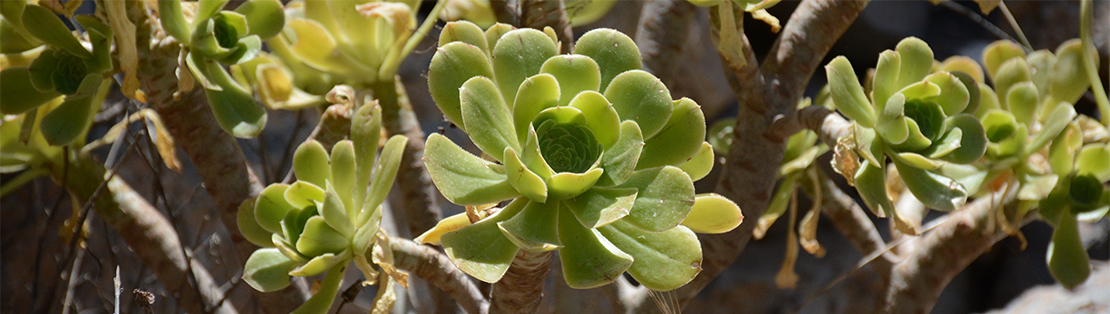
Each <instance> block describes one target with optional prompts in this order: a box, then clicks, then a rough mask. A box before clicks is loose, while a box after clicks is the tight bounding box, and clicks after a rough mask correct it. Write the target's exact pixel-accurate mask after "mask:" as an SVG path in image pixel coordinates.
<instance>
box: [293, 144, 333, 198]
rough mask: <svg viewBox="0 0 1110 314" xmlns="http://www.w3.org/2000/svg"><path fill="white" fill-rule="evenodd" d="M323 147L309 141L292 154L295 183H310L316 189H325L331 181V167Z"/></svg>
mask: <svg viewBox="0 0 1110 314" xmlns="http://www.w3.org/2000/svg"><path fill="white" fill-rule="evenodd" d="M330 163H331V162H330V161H329V157H328V152H327V151H326V150H324V145H321V144H320V142H317V141H316V140H309V141H307V142H304V143H301V145H300V146H297V150H296V151H294V152H293V173H294V174H296V175H297V181H304V182H308V183H312V184H313V185H315V186H316V187H326V186H327V183H326V182H327V181H328V180H329V179H331V165H330Z"/></svg>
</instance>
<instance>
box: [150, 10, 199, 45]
mask: <svg viewBox="0 0 1110 314" xmlns="http://www.w3.org/2000/svg"><path fill="white" fill-rule="evenodd" d="M158 15H159V21H161V22H162V29H164V30H165V31H166V33H167V34H170V36H173V37H174V38H176V39H177V41H179V42H181V43H183V44H186V45H188V44H189V39H190V38H192V37H193V34H192V31H193V28H192V27H189V23H188V22H186V20H185V14H184V13H182V12H181V1H180V0H162V1H158Z"/></svg>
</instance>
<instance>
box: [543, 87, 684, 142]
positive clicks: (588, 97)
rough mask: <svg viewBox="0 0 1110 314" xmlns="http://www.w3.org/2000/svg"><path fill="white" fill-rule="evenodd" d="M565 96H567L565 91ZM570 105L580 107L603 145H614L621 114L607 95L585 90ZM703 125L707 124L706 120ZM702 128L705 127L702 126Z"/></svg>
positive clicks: (595, 136) (618, 131) (618, 134)
mask: <svg viewBox="0 0 1110 314" xmlns="http://www.w3.org/2000/svg"><path fill="white" fill-rule="evenodd" d="M563 96H566V95H565V93H564V95H563ZM570 106H571V107H574V108H578V110H581V111H582V114H583V115H585V116H586V117H587V118H586V125H587V126H589V127H590V130H591V131H593V133H594V138H595V139H597V142H598V143H601V145H602V146H603V147H605V148H609V147H612V146H613V144H614V143H616V142H617V139H618V138H619V137H620V128H621V121H620V116H619V115H618V114H617V111H616V110H615V109H613V105H612V104H610V103H609V101H608V100H606V99H605V96H602V95H601V94H599V93H597V92H595V91H584V92H581V93H579V94H578V96H575V97H574V100H571V101H570ZM699 112H700V110H699ZM703 120H704V119H703ZM702 125H703V126H704V125H705V123H704V121H703V122H702ZM702 129H703V130H704V129H705V128H704V127H702Z"/></svg>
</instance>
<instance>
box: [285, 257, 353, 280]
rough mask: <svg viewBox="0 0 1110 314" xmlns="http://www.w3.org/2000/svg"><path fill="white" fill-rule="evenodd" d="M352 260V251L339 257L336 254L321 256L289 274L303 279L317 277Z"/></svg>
mask: <svg viewBox="0 0 1110 314" xmlns="http://www.w3.org/2000/svg"><path fill="white" fill-rule="evenodd" d="M350 259H351V253H350V251H344V252H343V253H342V254H339V255H335V253H325V254H320V255H319V256H316V257H313V258H312V259H310V260H308V262H305V263H304V264H301V265H300V266H297V267H296V268H293V270H290V271H289V274H290V275H293V276H302V277H308V276H316V275H319V274H322V273H324V271H327V270H328V269H329V268H332V267H333V266H335V265H338V264H339V263H345V262H346V261H348V260H350Z"/></svg>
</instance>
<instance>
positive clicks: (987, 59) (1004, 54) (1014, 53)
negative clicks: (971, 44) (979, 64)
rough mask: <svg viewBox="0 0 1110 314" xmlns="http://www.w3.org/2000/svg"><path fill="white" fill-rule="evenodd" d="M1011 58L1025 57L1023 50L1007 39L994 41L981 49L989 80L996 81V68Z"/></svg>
mask: <svg viewBox="0 0 1110 314" xmlns="http://www.w3.org/2000/svg"><path fill="white" fill-rule="evenodd" d="M1013 58H1025V50H1024V49H1022V48H1021V46H1018V45H1017V44H1016V43H1014V42H1012V41H1009V40H999V41H995V42H993V43H991V44H990V45H988V46H987V48H986V49H983V65H984V66H985V67H986V68H987V74H988V75H990V78H991V81H995V82H997V81H996V78H995V77H996V75H997V73H998V69H999V68H1001V67H1002V64H1003V63H1005V62H1006V61H1009V60H1010V59H1013ZM996 85H997V83H996Z"/></svg>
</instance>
